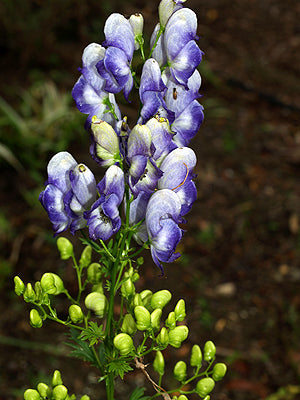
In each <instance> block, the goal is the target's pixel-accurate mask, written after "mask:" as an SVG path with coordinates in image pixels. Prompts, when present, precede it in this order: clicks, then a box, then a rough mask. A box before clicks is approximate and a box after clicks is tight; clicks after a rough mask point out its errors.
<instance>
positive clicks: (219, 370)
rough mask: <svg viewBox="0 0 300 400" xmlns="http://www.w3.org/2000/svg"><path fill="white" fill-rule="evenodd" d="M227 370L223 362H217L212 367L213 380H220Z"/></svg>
mask: <svg viewBox="0 0 300 400" xmlns="http://www.w3.org/2000/svg"><path fill="white" fill-rule="evenodd" d="M226 371H227V367H226V365H225V364H223V363H217V364H215V365H214V367H213V371H212V378H213V380H214V381H220V380H221V379H223V378H224V376H225V374H226Z"/></svg>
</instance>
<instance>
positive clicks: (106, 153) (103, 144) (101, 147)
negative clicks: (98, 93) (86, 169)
mask: <svg viewBox="0 0 300 400" xmlns="http://www.w3.org/2000/svg"><path fill="white" fill-rule="evenodd" d="M91 129H92V135H93V136H94V140H95V142H96V153H97V156H98V157H99V158H101V162H102V165H103V166H104V167H109V166H111V165H113V164H115V162H116V161H118V160H119V159H120V147H119V138H118V135H117V134H116V132H115V130H114V129H113V127H112V126H111V125H110V124H109V123H107V122H105V121H102V120H101V119H98V118H97V117H95V116H94V117H93V118H92V124H91Z"/></svg>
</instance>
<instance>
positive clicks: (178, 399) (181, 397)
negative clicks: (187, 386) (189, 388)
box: [177, 394, 188, 400]
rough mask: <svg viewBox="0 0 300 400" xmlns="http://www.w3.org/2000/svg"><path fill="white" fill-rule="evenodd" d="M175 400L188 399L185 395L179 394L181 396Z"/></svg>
mask: <svg viewBox="0 0 300 400" xmlns="http://www.w3.org/2000/svg"><path fill="white" fill-rule="evenodd" d="M177 400H188V398H187V397H186V395H184V394H181V395H180V396H179V397H178V398H177Z"/></svg>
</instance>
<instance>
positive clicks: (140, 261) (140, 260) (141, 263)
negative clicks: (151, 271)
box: [136, 257, 144, 266]
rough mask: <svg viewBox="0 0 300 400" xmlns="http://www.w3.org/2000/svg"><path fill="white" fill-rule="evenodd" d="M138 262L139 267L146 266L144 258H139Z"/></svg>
mask: <svg viewBox="0 0 300 400" xmlns="http://www.w3.org/2000/svg"><path fill="white" fill-rule="evenodd" d="M136 262H137V265H138V266H141V265H143V264H144V258H143V257H139V258H138V259H137V260H136Z"/></svg>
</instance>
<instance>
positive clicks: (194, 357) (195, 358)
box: [190, 344, 202, 368]
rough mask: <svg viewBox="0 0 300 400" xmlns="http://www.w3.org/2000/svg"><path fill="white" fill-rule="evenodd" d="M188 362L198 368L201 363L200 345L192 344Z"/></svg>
mask: <svg viewBox="0 0 300 400" xmlns="http://www.w3.org/2000/svg"><path fill="white" fill-rule="evenodd" d="M190 364H191V366H192V367H197V368H200V367H201V365H202V351H201V349H200V346H198V345H197V344H194V346H193V347H192V352H191V360H190Z"/></svg>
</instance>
